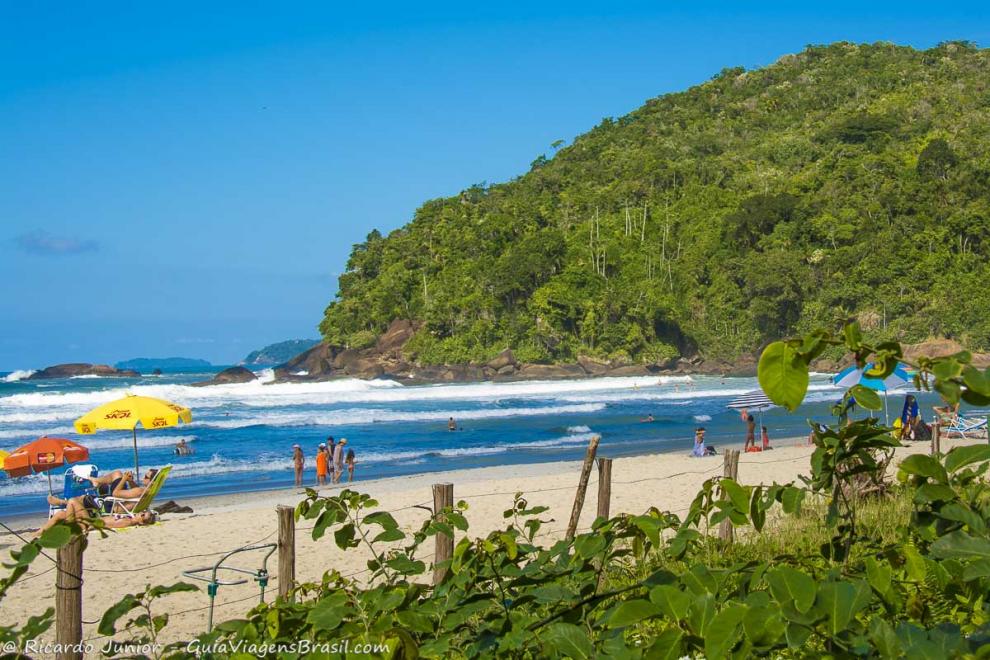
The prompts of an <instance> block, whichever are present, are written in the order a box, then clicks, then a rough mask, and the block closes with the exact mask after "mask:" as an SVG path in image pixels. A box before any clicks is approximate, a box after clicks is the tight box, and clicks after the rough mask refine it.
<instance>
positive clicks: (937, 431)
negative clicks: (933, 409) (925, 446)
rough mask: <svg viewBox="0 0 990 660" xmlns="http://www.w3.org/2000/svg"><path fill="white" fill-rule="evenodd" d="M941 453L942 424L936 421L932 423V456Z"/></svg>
mask: <svg viewBox="0 0 990 660" xmlns="http://www.w3.org/2000/svg"><path fill="white" fill-rule="evenodd" d="M941 453H942V422H941V421H940V420H938V419H936V420H935V421H934V423H932V451H931V454H932V456H937V455H938V454H941Z"/></svg>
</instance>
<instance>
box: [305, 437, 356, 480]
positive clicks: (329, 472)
mask: <svg viewBox="0 0 990 660" xmlns="http://www.w3.org/2000/svg"><path fill="white" fill-rule="evenodd" d="M346 445H347V438H341V439H340V442H337V441H335V440H334V439H333V436H332V435H331V436H328V437H327V441H326V442H325V443H324V442H321V443H320V444H319V445H318V446H317V448H316V485H317V486H325V485H326V484H328V483H335V484H337V483H340V480H341V478H343V476H344V470H345V469H346V470H347V481H348V482H351V481H354V466H355V464H356V463H357V461H356V460H355V455H354V450H353V449H350V448H348V447H347V446H346ZM292 466H293V468H294V469H295V473H296V486H297V487H300V486H302V485H303V471H304V469H305V467H306V456H305V455H304V454H303V450H302V447H301V446H300V445H298V444H295V445H292Z"/></svg>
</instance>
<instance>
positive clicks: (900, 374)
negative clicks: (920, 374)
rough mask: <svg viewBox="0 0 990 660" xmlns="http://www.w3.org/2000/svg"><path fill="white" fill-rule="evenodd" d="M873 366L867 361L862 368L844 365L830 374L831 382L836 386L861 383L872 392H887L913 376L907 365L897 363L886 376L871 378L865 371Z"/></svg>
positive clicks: (902, 385)
mask: <svg viewBox="0 0 990 660" xmlns="http://www.w3.org/2000/svg"><path fill="white" fill-rule="evenodd" d="M872 368H873V363H872V362H869V363H867V365H866V367H865V368H863V369H860V368H858V367H857V366H856V365H852V366H850V367H846V368H845V369H843V370H842V371H840V372H839V373H837V374H835V375H834V376H832V382H833V383H834V384H835V385H836V386H837V387H852V386H853V385H862V386H863V387H868V388H870V389H871V390H873V391H874V392H889V391H890V390H896V389H897V388H899V387H904V386H905V385H907V384H908V383H910V382H912V380H913V378H912V376H911V374H910V373H908V370H907V365H904V364H899V365H897V368H896V369H894V371H893V372H891V374H890V375H889V376H887V377H886V378H883V379H880V378H872V377H870V376H867V375H866V372H867V371H869V370H870V369H872Z"/></svg>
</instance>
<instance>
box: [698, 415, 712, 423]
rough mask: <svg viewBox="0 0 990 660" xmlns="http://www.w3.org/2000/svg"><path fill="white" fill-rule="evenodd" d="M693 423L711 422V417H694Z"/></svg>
mask: <svg viewBox="0 0 990 660" xmlns="http://www.w3.org/2000/svg"><path fill="white" fill-rule="evenodd" d="M694 421H696V422H710V421H712V416H711V415H695V416H694Z"/></svg>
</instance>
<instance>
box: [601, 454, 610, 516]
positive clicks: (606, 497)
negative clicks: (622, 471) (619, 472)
mask: <svg viewBox="0 0 990 660" xmlns="http://www.w3.org/2000/svg"><path fill="white" fill-rule="evenodd" d="M611 499H612V459H611V458H599V459H598V517H599V518H605V519H608V512H609V508H610V507H609V505H610V503H611V502H610V500H611Z"/></svg>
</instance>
